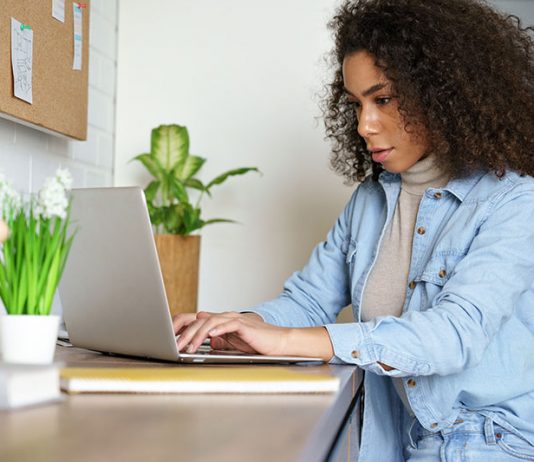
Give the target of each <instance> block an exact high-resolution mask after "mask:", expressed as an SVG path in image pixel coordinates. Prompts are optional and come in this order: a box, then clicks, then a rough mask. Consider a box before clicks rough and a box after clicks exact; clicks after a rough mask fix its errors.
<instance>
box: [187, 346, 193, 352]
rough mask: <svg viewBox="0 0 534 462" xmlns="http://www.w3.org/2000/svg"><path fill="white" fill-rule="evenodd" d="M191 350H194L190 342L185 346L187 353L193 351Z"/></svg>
mask: <svg viewBox="0 0 534 462" xmlns="http://www.w3.org/2000/svg"><path fill="white" fill-rule="evenodd" d="M193 350H194V348H193V345H191V344H190V345H189V346H188V347H187V352H188V353H193Z"/></svg>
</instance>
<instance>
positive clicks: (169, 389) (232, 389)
mask: <svg viewBox="0 0 534 462" xmlns="http://www.w3.org/2000/svg"><path fill="white" fill-rule="evenodd" d="M338 388H339V378H337V377H335V376H331V375H325V374H314V373H309V372H300V371H294V370H288V369H286V368H282V367H276V366H275V367H261V366H260V367H258V366H256V367H254V366H251V367H245V368H243V367H241V368H237V367H224V368H217V367H209V368H198V367H180V368H174V367H153V368H126V367H121V368H70V367H69V368H64V369H63V370H62V371H61V389H62V390H63V391H66V392H67V393H331V392H335V391H337V390H338Z"/></svg>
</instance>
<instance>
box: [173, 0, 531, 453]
mask: <svg viewBox="0 0 534 462" xmlns="http://www.w3.org/2000/svg"><path fill="white" fill-rule="evenodd" d="M331 27H332V28H333V30H334V32H335V50H334V64H335V66H336V74H335V78H334V81H333V83H332V84H331V85H330V87H329V93H328V95H327V98H326V100H325V120H326V128H327V134H328V136H329V137H330V138H331V139H333V141H334V151H333V152H334V153H333V157H332V164H333V167H334V169H335V170H336V171H337V172H338V173H340V174H342V175H343V176H344V177H345V178H346V179H347V180H349V181H355V180H358V181H362V183H361V184H360V185H359V186H358V188H357V189H356V191H355V192H354V194H353V196H352V198H351V200H350V201H349V203H348V205H347V206H346V208H345V210H344V211H343V212H342V214H341V215H340V217H339V219H338V220H337V222H336V224H335V225H334V227H333V228H332V230H331V231H330V233H329V234H328V236H327V239H326V241H325V242H323V243H321V244H319V245H318V246H317V247H316V248H315V249H314V251H313V254H312V256H311V258H310V261H309V263H308V264H307V266H306V267H305V268H304V269H303V270H302V271H300V272H298V273H295V274H294V275H293V276H292V277H291V278H290V279H289V280H288V281H287V282H286V284H285V286H284V291H283V293H282V294H281V295H280V296H279V297H278V298H277V299H275V300H272V301H269V302H267V303H264V304H262V305H260V306H257V307H255V308H252V309H250V310H248V312H247V313H232V312H228V313H220V314H215V313H205V312H200V313H198V314H197V315H196V316H195V315H191V314H189V315H179V316H177V317H176V318H175V319H174V325H175V330H176V332H177V333H181V337H180V339H179V342H178V348H179V349H180V350H182V349H187V351H188V352H194V351H196V349H197V348H198V347H199V345H200V344H201V343H202V341H203V340H204V339H205V338H211V343H212V345H213V346H214V347H215V348H226V347H229V348H234V349H235V348H238V349H240V350H243V351H247V352H259V353H263V354H278V355H280V354H286V355H307V356H320V357H322V358H324V359H325V360H327V361H330V362H332V363H350V364H356V365H358V366H359V367H361V368H362V369H364V370H365V371H366V374H365V381H364V385H365V411H364V419H363V430H362V443H361V448H360V456H359V457H360V458H359V460H360V462H364V461H373V460H380V461H397V460H398V461H400V460H406V459H409V460H439V459H440V457H441V460H453V461H456V460H485V461H507V460H534V354H533V351H534V350H533V347H534V178H532V176H534V44H533V40H532V38H530V36H529V35H528V33H529V31H527V30H524V29H522V28H521V27H520V24H519V21H518V20H517V18H513V17H510V18H506V16H504V15H501V14H499V13H497V12H495V11H494V10H492V9H491V8H490V7H488V6H487V5H486V4H484V3H482V2H481V1H478V0H425V1H420V0H361V1H348V2H346V3H345V4H344V5H343V6H342V7H341V8H340V9H339V11H338V13H337V15H336V16H335V18H334V19H333V20H332V22H331ZM530 32H532V29H531V30H530ZM370 170H371V173H370V174H368V173H369V171H370ZM349 303H352V306H353V311H354V317H355V320H356V321H357V322H354V323H349V324H335V319H336V316H337V314H338V313H339V311H340V310H341V309H342V308H343V307H344V306H346V305H348V304H349Z"/></svg>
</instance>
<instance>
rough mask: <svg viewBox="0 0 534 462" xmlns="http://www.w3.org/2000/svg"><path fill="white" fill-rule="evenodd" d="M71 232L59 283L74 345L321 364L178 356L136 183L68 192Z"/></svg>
mask: <svg viewBox="0 0 534 462" xmlns="http://www.w3.org/2000/svg"><path fill="white" fill-rule="evenodd" d="M71 218H72V220H71V222H72V227H73V229H72V230H77V231H76V237H75V238H74V240H73V244H72V247H71V250H70V254H69V256H68V258H67V262H66V265H65V269H64V273H63V276H62V278H61V282H60V284H59V295H60V300H61V306H62V308H63V317H64V319H65V324H66V327H67V330H68V333H69V338H70V342H71V343H72V345H74V346H77V347H82V348H87V349H90V350H95V351H101V352H107V353H115V354H120V355H128V356H136V357H143V358H152V359H158V360H164V361H180V362H187V363H208V362H209V363H212V362H215V363H320V362H323V361H322V360H321V359H320V358H312V357H296V356H291V357H289V356H264V355H250V354H244V353H239V352H228V351H219V352H215V351H211V352H210V351H202V352H197V353H191V354H189V353H179V352H178V351H177V348H176V340H175V336H174V331H173V326H172V319H171V315H170V311H169V307H168V304H167V299H166V296H165V287H164V283H163V277H162V274H161V270H160V266H159V260H158V254H157V250H156V245H155V242H154V237H153V233H152V227H151V224H150V218H149V215H148V210H147V207H146V202H145V196H144V192H143V190H142V189H141V188H138V187H131V188H92V189H74V190H73V191H72V210H71Z"/></svg>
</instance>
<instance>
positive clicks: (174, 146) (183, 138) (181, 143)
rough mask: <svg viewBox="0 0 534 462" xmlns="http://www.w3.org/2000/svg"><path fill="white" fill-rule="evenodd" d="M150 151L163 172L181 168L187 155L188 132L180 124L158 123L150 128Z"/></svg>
mask: <svg viewBox="0 0 534 462" xmlns="http://www.w3.org/2000/svg"><path fill="white" fill-rule="evenodd" d="M150 152H151V154H152V156H154V158H155V159H157V160H158V162H159V163H160V165H161V166H162V167H163V169H164V170H165V172H167V173H168V172H170V171H171V170H176V169H181V168H182V167H183V165H184V164H185V162H186V159H187V156H189V133H188V132H187V128H186V127H183V126H181V125H175V124H174V125H160V126H159V127H157V128H154V129H153V130H152V136H151V142H150Z"/></svg>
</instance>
